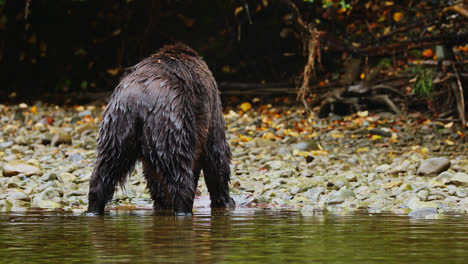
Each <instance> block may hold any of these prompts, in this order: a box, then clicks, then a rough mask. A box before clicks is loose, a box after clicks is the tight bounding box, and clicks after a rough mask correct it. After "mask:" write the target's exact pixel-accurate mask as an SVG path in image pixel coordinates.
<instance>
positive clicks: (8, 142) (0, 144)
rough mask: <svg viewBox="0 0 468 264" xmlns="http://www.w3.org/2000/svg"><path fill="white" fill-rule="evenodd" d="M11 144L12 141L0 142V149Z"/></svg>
mask: <svg viewBox="0 0 468 264" xmlns="http://www.w3.org/2000/svg"><path fill="white" fill-rule="evenodd" d="M13 144H14V142H13V141H5V142H0V149H4V148H9V147H11V146H13Z"/></svg>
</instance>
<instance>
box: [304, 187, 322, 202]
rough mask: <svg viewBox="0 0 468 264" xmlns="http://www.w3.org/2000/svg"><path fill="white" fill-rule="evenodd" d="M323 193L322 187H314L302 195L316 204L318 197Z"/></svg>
mask: <svg viewBox="0 0 468 264" xmlns="http://www.w3.org/2000/svg"><path fill="white" fill-rule="evenodd" d="M324 191H325V189H324V188H323V187H320V186H319V187H314V188H311V189H309V190H307V192H305V193H304V195H305V196H306V197H307V198H308V199H309V200H310V201H311V202H316V201H317V200H318V198H319V196H320V194H322V193H323V192H324Z"/></svg>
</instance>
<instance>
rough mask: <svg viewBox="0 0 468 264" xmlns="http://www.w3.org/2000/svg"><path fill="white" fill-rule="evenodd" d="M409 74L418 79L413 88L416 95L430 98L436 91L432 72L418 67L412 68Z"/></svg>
mask: <svg viewBox="0 0 468 264" xmlns="http://www.w3.org/2000/svg"><path fill="white" fill-rule="evenodd" d="M409 72H410V73H412V74H414V75H415V78H416V81H415V82H414V84H413V87H412V89H413V91H414V93H415V94H417V95H419V96H423V97H430V96H431V93H432V91H433V89H434V86H433V84H432V71H431V70H429V69H422V68H420V67H416V68H411V69H410V70H409Z"/></svg>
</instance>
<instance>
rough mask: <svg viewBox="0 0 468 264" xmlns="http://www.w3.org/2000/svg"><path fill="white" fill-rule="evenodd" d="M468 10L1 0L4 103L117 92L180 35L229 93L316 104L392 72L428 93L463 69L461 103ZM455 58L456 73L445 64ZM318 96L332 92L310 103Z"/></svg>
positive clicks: (447, 5)
mask: <svg viewBox="0 0 468 264" xmlns="http://www.w3.org/2000/svg"><path fill="white" fill-rule="evenodd" d="M466 6H467V3H466V1H437V0H431V1H417V0H414V1H360V0H348V1H345V0H338V1H335V0H321V1H320V0H315V1H314V0H293V1H291V0H217V1H209V0H197V1H194V0H183V1H182V0H138V1H137V0H114V1H91V0H0V72H1V74H0V85H1V89H0V100H1V101H19V100H26V101H27V100H37V99H40V100H45V101H53V102H72V103H73V100H77V98H82V97H80V96H82V95H84V98H86V95H89V94H99V93H100V92H104V91H110V90H112V89H113V87H114V86H115V85H116V83H117V82H118V80H119V78H120V76H121V75H122V73H123V72H124V71H125V69H126V68H128V67H130V66H132V65H134V64H135V63H137V62H138V61H140V60H141V59H143V58H144V57H146V56H149V55H151V54H152V53H154V52H156V51H157V50H158V49H159V48H160V47H162V46H163V45H164V44H168V43H173V42H176V41H182V42H185V43H187V44H188V45H190V46H192V47H193V48H194V49H195V50H197V51H198V52H199V53H200V55H202V56H203V57H204V59H205V60H206V61H207V63H208V65H209V67H210V69H211V70H212V71H213V73H214V75H215V77H216V79H217V81H218V82H219V84H220V88H221V90H223V89H226V88H229V87H230V88H234V89H235V88H236V87H240V88H248V89H253V90H255V89H257V88H259V87H260V88H262V87H263V88H264V87H283V88H284V87H287V88H288V89H289V88H292V89H294V88H295V87H298V88H300V87H301V86H302V88H306V89H307V91H304V90H302V99H303V100H302V101H303V102H304V103H305V104H311V106H312V107H313V106H315V105H320V104H321V105H322V106H324V105H327V104H329V99H330V98H332V99H330V100H335V99H336V98H343V97H347V96H348V94H349V91H350V86H349V85H355V84H359V83H360V82H365V83H364V84H363V85H362V87H357V88H356V87H354V88H353V87H351V90H352V89H358V91H357V92H358V93H361V94H368V93H373V91H372V89H374V88H375V87H376V85H382V83H381V82H379V81H380V80H387V79H388V78H390V79H392V78H393V79H392V80H391V81H394V80H399V81H400V82H391V83H384V85H385V87H387V88H388V87H390V88H392V89H396V90H398V91H397V92H399V93H400V94H406V95H412V94H415V95H423V96H425V97H426V99H429V100H432V98H433V97H431V96H430V95H431V94H432V93H434V92H437V90H439V92H440V91H441V90H443V89H444V87H443V85H442V86H441V85H439V87H437V85H436V84H441V83H442V82H439V83H437V78H439V80H440V79H441V78H443V76H439V77H437V76H438V75H440V74H442V75H445V76H447V75H450V74H453V73H459V74H458V75H457V76H459V78H458V81H459V82H458V84H457V85H458V86H459V87H458V88H457V89H458V92H456V93H459V96H458V97H454V99H453V102H455V101H456V100H458V101H460V98H459V97H460V94H461V96H462V97H463V96H464V95H463V94H464V92H463V85H464V84H465V78H466V76H465V75H466V65H467V64H468V63H466V59H467V49H468V46H466V45H467V44H466V43H467V35H468V33H467V31H466V25H467V18H468V11H467V9H466ZM444 60H445V62H444ZM444 63H445V64H444ZM452 63H455V66H456V68H454V69H456V70H455V71H454V70H451V71H450V72H449V71H447V69H448V68H450V67H448V66H450V65H451V64H452ZM428 68H429V69H428ZM401 78H403V79H404V80H403V81H401ZM405 78H406V79H405ZM415 78H416V79H415ZM309 80H310V82H309ZM305 81H307V82H305ZM434 83H436V84H434ZM370 84H372V85H370ZM447 87H448V88H447V89H448V90H447V91H451V89H452V88H450V87H449V86H447ZM460 87H461V90H460V89H459V88H460ZM337 88H338V89H341V90H336V89H337ZM361 88H363V89H361ZM240 90H242V89H240ZM282 91H284V90H282ZM289 91H291V90H289ZM296 91H297V90H295V89H294V92H296ZM294 92H293V93H294ZM331 92H333V93H334V95H331V94H330V93H331ZM300 93H301V92H300ZM327 93H328V94H327ZM447 93H455V92H453V91H452V92H447ZM316 94H324V96H322V97H320V98H318V99H317V100H314V99H313V96H314V95H316ZM393 94H394V93H393ZM439 95H440V93H439ZM333 96H334V97H336V98H335V99H333ZM305 98H307V100H306V99H305ZM311 98H312V99H311ZM457 98H458V99H457ZM371 99H372V98H371ZM426 99H424V100H426ZM359 100H360V99H359ZM398 100H399V99H398ZM398 100H397V101H398ZM418 100H419V99H418ZM335 101H336V100H335ZM400 101H404V102H405V103H407V102H408V101H407V100H406V99H405V100H400ZM356 102H357V104H361V101H356ZM356 102H354V101H351V102H349V101H344V103H345V104H351V105H353V104H355V103H356ZM423 103H424V104H426V105H428V106H429V108H431V107H432V108H434V107H433V105H434V103H432V105H431V103H427V102H426V101H424V102H423ZM436 103H438V102H436ZM461 107H462V108H464V107H465V106H464V105H462V106H461ZM394 110H395V111H398V110H397V109H396V108H394ZM433 110H434V111H437V110H439V111H442V110H443V109H435V108H434V109H433Z"/></svg>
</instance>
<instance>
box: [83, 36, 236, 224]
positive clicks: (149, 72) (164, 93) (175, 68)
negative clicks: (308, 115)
mask: <svg viewBox="0 0 468 264" xmlns="http://www.w3.org/2000/svg"><path fill="white" fill-rule="evenodd" d="M140 160H141V161H142V165H143V174H144V177H145V179H146V181H147V187H148V189H149V192H150V195H151V198H152V199H153V207H154V209H155V210H166V211H169V212H174V213H176V214H182V215H186V214H191V213H192V208H193V201H194V198H195V191H196V188H197V184H198V179H199V176H200V171H201V170H203V174H204V178H205V182H206V185H207V187H208V191H209V193H210V199H211V208H223V207H233V206H234V200H233V199H232V198H231V197H230V196H229V181H230V169H229V164H230V160H231V152H230V150H229V145H228V143H227V140H226V134H225V121H224V117H223V114H222V108H221V100H220V96H219V91H218V88H217V85H216V81H215V79H214V78H213V75H212V73H211V71H210V70H209V69H208V66H207V65H206V63H205V62H204V61H203V59H202V58H201V57H200V56H199V55H198V54H197V53H196V52H195V51H194V50H193V49H191V48H189V47H188V46H186V45H185V44H181V43H177V44H174V45H167V46H164V47H163V48H162V49H160V50H159V51H158V52H157V53H156V54H154V55H152V56H151V57H148V58H146V59H143V60H142V61H141V62H139V63H138V64H136V65H135V66H133V67H131V68H130V69H129V71H128V72H127V73H126V75H125V76H124V77H123V78H122V80H121V81H120V83H119V84H118V86H117V87H116V89H115V90H114V92H113V94H112V96H111V98H110V101H109V103H108V105H107V107H106V108H105V110H104V113H103V116H102V121H101V125H100V128H99V133H98V140H97V159H96V162H95V167H94V170H93V173H92V175H91V178H90V183H89V196H88V197H89V204H88V213H90V214H103V213H104V207H105V206H106V204H107V203H108V202H109V201H110V200H111V199H112V196H113V194H114V191H115V188H116V185H117V184H120V185H121V186H123V184H124V182H125V180H126V177H127V176H128V175H129V173H130V172H131V171H132V170H133V169H134V166H135V163H136V162H137V161H140Z"/></svg>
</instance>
